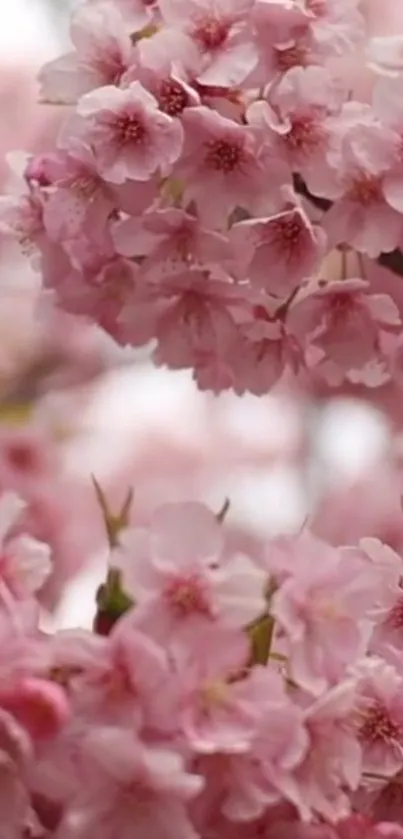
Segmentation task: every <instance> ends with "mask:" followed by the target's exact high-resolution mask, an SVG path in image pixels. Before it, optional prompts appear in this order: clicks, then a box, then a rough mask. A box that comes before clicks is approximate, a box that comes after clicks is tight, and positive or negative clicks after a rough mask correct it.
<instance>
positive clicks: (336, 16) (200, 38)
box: [0, 0, 403, 395]
mask: <svg viewBox="0 0 403 839" xmlns="http://www.w3.org/2000/svg"><path fill="white" fill-rule="evenodd" d="M363 5H364V4H362V3H360V2H359V0H342V1H341V0H270V2H268V0H186V2H184V0H159V2H151V3H150V2H144V0H91V2H86V3H84V4H83V5H81V6H79V7H78V8H77V9H76V11H75V12H74V14H73V17H72V21H71V31H70V35H71V51H70V52H69V53H68V54H66V55H64V56H62V57H61V58H58V59H56V60H53V61H51V62H50V63H48V64H47V65H45V66H44V67H43V69H42V70H41V72H40V77H39V81H40V88H41V99H42V100H43V101H44V102H50V103H53V104H58V105H59V106H61V107H63V106H65V114H66V118H65V119H64V120H63V125H62V128H61V130H60V133H59V136H58V138H57V143H56V147H55V148H54V149H53V151H51V152H49V153H48V154H43V155H40V156H33V157H31V158H30V159H29V160H28V162H27V165H26V167H25V170H24V173H23V184H22V186H21V195H20V196H15V195H14V196H11V197H10V196H8V197H7V196H4V197H3V198H2V201H1V207H0V229H1V230H2V231H3V232H5V233H7V234H8V235H12V236H14V237H15V238H16V239H17V240H18V241H19V242H20V244H21V246H22V248H23V249H24V250H25V252H27V253H29V254H30V255H31V258H32V259H33V260H34V263H35V264H36V265H37V266H38V268H39V270H40V271H41V274H42V277H43V281H44V284H45V287H47V288H50V289H52V290H53V291H54V292H55V294H56V299H57V300H58V303H59V305H60V306H61V307H62V308H64V309H65V310H67V311H69V312H71V313H74V314H75V315H78V316H81V317H83V318H86V319H90V320H92V321H95V322H96V323H97V324H98V325H100V326H101V327H102V328H103V329H104V330H106V331H107V332H108V333H109V334H110V335H111V336H112V337H113V339H114V340H115V341H116V342H117V343H118V344H120V345H122V346H126V345H131V346H134V347H139V346H147V345H148V344H150V346H151V347H152V353H153V359H154V362H155V363H156V364H158V365H166V366H168V367H171V368H173V369H181V368H184V369H186V368H188V369H190V370H192V371H193V375H194V378H195V380H196V382H197V385H198V387H199V388H201V389H207V390H213V391H215V392H219V391H222V390H226V389H229V388H230V389H233V390H234V391H235V393H238V394H242V393H244V392H245V391H250V392H252V393H255V394H258V395H260V394H264V393H267V392H268V391H269V390H270V389H271V388H272V387H273V386H274V385H276V383H277V382H279V381H280V380H281V379H282V378H283V376H284V375H287V376H292V377H296V378H297V379H300V380H301V381H305V380H306V379H307V378H308V379H309V378H312V377H313V378H314V379H318V378H319V380H321V381H322V382H325V383H326V384H327V385H328V386H330V387H332V388H335V387H340V386H341V385H343V383H344V384H346V383H347V384H348V383H350V384H351V383H354V384H357V383H358V384H359V383H361V384H363V385H365V386H367V387H368V386H369V387H371V388H375V387H380V386H382V385H384V384H385V383H387V382H389V381H391V380H393V378H394V377H395V376H396V375H397V370H396V357H397V354H398V353H399V346H400V344H399V333H400V329H401V315H402V311H401V307H399V296H398V294H396V297H395V296H394V294H393V286H392V290H391V291H390V292H389V290H388V292H387V293H386V292H385V293H380V292H379V291H378V290H375V289H374V288H373V287H372V285H371V281H370V280H369V279H368V278H367V270H366V267H365V264H366V261H368V260H377V259H378V258H380V257H381V258H383V257H384V256H385V254H386V255H388V254H391V253H392V252H395V251H398V249H399V248H400V247H401V246H402V245H403V180H402V171H403V169H402V152H401V149H402V137H403V111H402V106H401V99H402V94H403V64H402V66H401V67H400V65H399V64H398V62H397V58H395V59H394V63H393V60H392V58H390V61H391V62H392V65H393V67H395V66H396V68H397V69H395V70H393V72H392V70H390V69H388V67H389V65H387V63H386V65H385V61H386V59H385V55H386V54H389V51H390V55H391V56H393V55H394V54H395V53H396V52H398V42H396V43H395V41H396V39H395V40H394V38H393V37H391V38H389V39H388V38H387V37H384V38H373V39H371V38H370V34H371V33H370V31H369V28H368V27H369V23H368V21H367V15H366V11H365V8H363ZM368 39H369V40H368ZM359 51H361V52H363V53H364V54H365V55H366V56H367V59H366V60H367V64H368V73H370V72H372V74H373V82H372V90H371V93H370V96H369V97H367V98H366V99H365V101H364V99H362V98H360V97H359V93H358V92H357V97H358V98H355V91H354V90H351V84H350V81H349V79H346V76H345V72H344V71H343V67H344V62H346V61H348V60H349V58H350V57H351V56H353V55H354V54H355V53H356V52H359ZM392 65H391V66H392ZM318 208H321V211H320V212H319V211H318ZM335 249H336V251H338V252H339V253H340V254H341V256H342V258H341V267H340V275H339V277H338V278H336V279H335V280H334V282H329V281H328V280H327V279H326V277H325V276H324V272H323V260H324V258H325V257H326V256H327V255H328V254H329V253H332V252H333V251H334V250H335ZM351 251H353V252H356V253H357V254H358V256H359V260H358V265H357V271H356V275H355V276H353V277H351V276H349V277H348V276H347V273H346V271H345V259H344V256H343V255H345V254H346V253H348V252H351ZM347 279H349V280H350V283H346V282H345V281H346V280H347Z"/></svg>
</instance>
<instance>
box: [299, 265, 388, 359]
mask: <svg viewBox="0 0 403 839" xmlns="http://www.w3.org/2000/svg"><path fill="white" fill-rule="evenodd" d="M369 291H370V289H369V287H368V284H367V283H366V282H365V281H364V280H359V279H357V280H353V279H351V280H350V279H349V280H340V281H334V282H324V283H322V284H321V283H319V284H315V283H314V284H312V285H311V286H309V285H308V286H307V288H306V290H305V292H303V293H302V294H301V296H300V297H299V302H298V300H296V301H295V306H294V307H293V309H292V310H291V312H290V319H291V322H292V325H293V326H294V328H295V330H296V332H297V334H298V335H302V334H305V335H309V336H310V337H309V345H310V347H311V348H312V347H317V348H318V350H319V351H320V352H319V353H318V356H317V359H316V363H318V362H320V361H322V360H323V361H324V363H328V362H329V361H330V362H332V363H333V364H334V365H336V366H337V367H338V368H339V369H340V370H341V371H343V373H344V374H345V373H347V372H348V371H349V370H351V369H352V368H353V369H354V368H356V369H361V368H362V367H363V365H365V364H366V363H367V362H369V361H371V359H374V358H379V357H382V344H381V336H382V332H383V331H386V332H388V331H389V330H392V331H393V330H394V329H395V328H396V327H398V324H399V321H400V317H399V313H398V310H397V308H396V306H395V304H394V302H393V300H391V299H390V298H389V297H387V295H383V294H377V295H371V294H369V293H368V292H369Z"/></svg>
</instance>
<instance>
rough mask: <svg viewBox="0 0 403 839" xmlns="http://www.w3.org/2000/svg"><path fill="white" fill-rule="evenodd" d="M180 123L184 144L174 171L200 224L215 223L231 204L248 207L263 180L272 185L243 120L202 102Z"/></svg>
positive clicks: (260, 196) (255, 201)
mask: <svg viewBox="0 0 403 839" xmlns="http://www.w3.org/2000/svg"><path fill="white" fill-rule="evenodd" d="M182 124H183V127H184V130H185V145H184V150H183V154H182V156H181V158H180V160H179V161H178V163H177V165H176V167H175V175H176V176H177V177H179V178H181V179H185V182H186V190H185V197H186V200H188V201H191V200H194V201H195V202H196V205H197V209H198V213H199V216H200V219H201V221H202V222H203V223H205V224H206V225H208V224H211V225H215V226H221V225H222V224H223V222H224V220H225V219H226V218H227V216H228V215H229V214H230V213H231V211H232V210H234V209H235V207H237V206H241V207H244V208H245V209H248V210H249V209H252V208H253V207H254V206H256V205H259V203H260V204H262V202H263V200H264V193H265V191H266V190H267V188H268V185H269V183H270V185H271V188H272V189H273V188H274V189H275V186H276V183H275V180H274V183H273V181H270V174H271V173H270V172H269V170H268V169H267V168H266V167H265V166H264V163H263V161H262V160H261V159H260V158H259V153H258V146H257V144H256V141H255V138H254V136H253V133H252V132H251V131H250V130H249V129H248V128H247V127H246V126H245V125H238V124H236V123H234V122H233V121H232V120H230V119H227V118H226V117H224V116H221V115H220V114H218V113H217V112H214V111H211V110H210V109H208V108H206V107H205V106H200V107H198V108H188V109H187V110H186V111H185V112H184V114H183V117H182ZM273 177H274V178H275V169H274V166H273ZM212 196H214V200H213V201H212V200H211V199H212Z"/></svg>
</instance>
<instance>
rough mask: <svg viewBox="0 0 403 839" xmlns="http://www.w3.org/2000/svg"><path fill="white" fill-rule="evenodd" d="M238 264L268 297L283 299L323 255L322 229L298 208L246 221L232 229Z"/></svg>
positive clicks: (309, 273)
mask: <svg viewBox="0 0 403 839" xmlns="http://www.w3.org/2000/svg"><path fill="white" fill-rule="evenodd" d="M231 242H232V243H233V244H234V247H235V249H236V250H235V253H236V262H237V265H240V266H242V273H243V274H245V275H247V276H248V277H249V279H250V281H251V282H252V283H253V284H254V285H257V286H258V287H260V288H264V289H265V290H266V291H267V292H268V293H269V294H274V295H277V296H279V297H286V296H288V295H289V294H290V292H292V291H293V290H294V289H295V288H297V287H298V286H299V284H300V283H301V280H303V279H305V278H306V277H309V276H311V275H312V274H313V273H314V271H315V269H316V267H317V266H318V265H319V261H320V258H321V256H322V255H323V252H324V247H325V239H324V236H323V231H322V229H321V228H318V227H317V228H315V227H313V226H312V225H311V223H310V222H309V219H308V218H307V217H306V215H305V213H304V212H303V210H302V209H301V208H299V207H291V208H289V209H288V208H287V209H285V210H284V211H283V212H281V213H277V214H275V215H273V216H269V217H268V218H262V219H260V218H257V219H250V220H249V219H247V220H246V221H241V222H238V224H235V225H233V227H232V229H231Z"/></svg>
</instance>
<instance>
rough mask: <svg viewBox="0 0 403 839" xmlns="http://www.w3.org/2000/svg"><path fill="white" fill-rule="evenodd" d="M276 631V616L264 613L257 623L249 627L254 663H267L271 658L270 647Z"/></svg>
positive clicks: (252, 660) (252, 661)
mask: <svg viewBox="0 0 403 839" xmlns="http://www.w3.org/2000/svg"><path fill="white" fill-rule="evenodd" d="M273 632H274V618H272V616H271V615H269V614H267V615H263V617H261V618H259V620H257V621H256V623H254V624H252V626H251V627H249V637H250V639H251V643H252V654H251V663H252V664H263V665H266V664H267V662H268V660H269V658H270V648H271V643H272V639H273Z"/></svg>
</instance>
